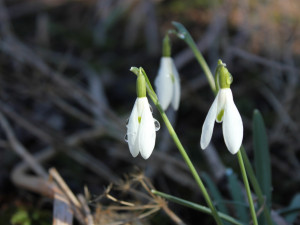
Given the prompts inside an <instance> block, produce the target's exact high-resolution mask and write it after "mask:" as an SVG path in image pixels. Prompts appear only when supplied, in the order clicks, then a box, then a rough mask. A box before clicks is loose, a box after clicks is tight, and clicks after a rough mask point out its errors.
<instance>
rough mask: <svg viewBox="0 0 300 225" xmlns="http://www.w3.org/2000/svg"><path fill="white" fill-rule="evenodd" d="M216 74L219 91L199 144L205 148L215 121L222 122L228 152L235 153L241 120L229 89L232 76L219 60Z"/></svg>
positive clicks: (241, 124) (240, 131)
mask: <svg viewBox="0 0 300 225" xmlns="http://www.w3.org/2000/svg"><path fill="white" fill-rule="evenodd" d="M218 69H219V71H218ZM216 76H217V77H216V86H217V87H218V89H219V91H218V94H217V96H216V98H215V100H214V102H213V104H212V105H211V107H210V109H209V111H208V113H207V116H206V118H205V121H204V124H203V127H202V133H201V140H200V145H201V148H202V149H205V148H206V147H207V146H208V144H209V142H210V140H211V137H212V133H213V129H214V124H215V121H216V122H218V123H221V122H223V124H222V130H223V137H224V141H225V144H226V147H227V149H228V150H229V151H230V153H232V154H236V153H237V152H238V151H239V149H240V147H241V144H242V140H243V122H242V118H241V116H240V113H239V111H238V109H237V108H236V106H235V104H234V101H233V96H232V92H231V89H230V84H231V83H232V76H231V74H230V73H229V72H228V70H227V69H226V68H225V67H224V64H222V61H220V60H219V65H218V68H217V73H216Z"/></svg>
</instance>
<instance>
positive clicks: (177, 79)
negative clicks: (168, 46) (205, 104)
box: [172, 60, 181, 110]
mask: <svg viewBox="0 0 300 225" xmlns="http://www.w3.org/2000/svg"><path fill="white" fill-rule="evenodd" d="M172 71H173V76H174V79H175V82H174V83H173V85H174V86H173V98H172V106H173V108H174V110H178V107H179V102H180V91H181V90H180V77H179V74H178V71H177V69H176V67H175V64H174V62H173V60H172Z"/></svg>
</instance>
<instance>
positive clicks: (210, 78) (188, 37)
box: [172, 21, 217, 94]
mask: <svg viewBox="0 0 300 225" xmlns="http://www.w3.org/2000/svg"><path fill="white" fill-rule="evenodd" d="M172 24H173V25H174V26H175V27H176V28H177V30H178V32H176V31H175V32H176V34H177V36H178V37H179V38H181V39H182V40H184V41H185V42H186V43H187V44H188V46H189V47H190V48H191V49H192V51H193V53H194V55H195V57H196V59H197V60H198V62H199V64H200V66H201V67H202V69H203V71H204V73H205V76H206V78H207V80H208V83H209V86H210V88H211V89H212V90H213V92H214V93H215V94H216V92H217V89H216V85H215V80H214V76H213V75H212V73H211V71H210V69H209V67H208V65H207V63H206V61H205V59H204V57H203V55H202V54H201V52H200V51H199V50H198V47H197V45H196V43H195V41H194V39H193V38H192V36H191V35H190V33H189V32H188V31H187V29H185V27H184V26H183V25H182V24H181V23H178V22H175V21H173V22H172Z"/></svg>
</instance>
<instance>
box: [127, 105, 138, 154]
mask: <svg viewBox="0 0 300 225" xmlns="http://www.w3.org/2000/svg"><path fill="white" fill-rule="evenodd" d="M137 102H138V99H137V100H136V101H135V103H134V106H133V109H132V112H131V114H130V117H129V121H128V126H127V137H128V146H129V150H130V153H131V155H132V156H133V157H136V156H137V155H138V154H139V148H138V138H137V136H138V130H139V121H138V110H137Z"/></svg>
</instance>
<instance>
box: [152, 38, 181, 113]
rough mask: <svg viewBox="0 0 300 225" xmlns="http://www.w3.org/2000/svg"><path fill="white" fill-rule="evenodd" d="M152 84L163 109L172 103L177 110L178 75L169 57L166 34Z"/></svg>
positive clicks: (178, 93)
mask: <svg viewBox="0 0 300 225" xmlns="http://www.w3.org/2000/svg"><path fill="white" fill-rule="evenodd" d="M154 84H155V87H156V93H157V97H158V100H159V102H160V104H161V106H162V108H163V110H166V109H167V108H168V106H169V105H170V104H172V106H173V109H174V110H178V107H179V102H180V77H179V74H178V71H177V69H176V67H175V64H174V62H173V59H172V58H171V45H170V40H169V37H168V35H166V37H165V38H164V40H163V56H162V57H161V59H160V65H159V70H158V74H157V76H156V78H155V81H154Z"/></svg>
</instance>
